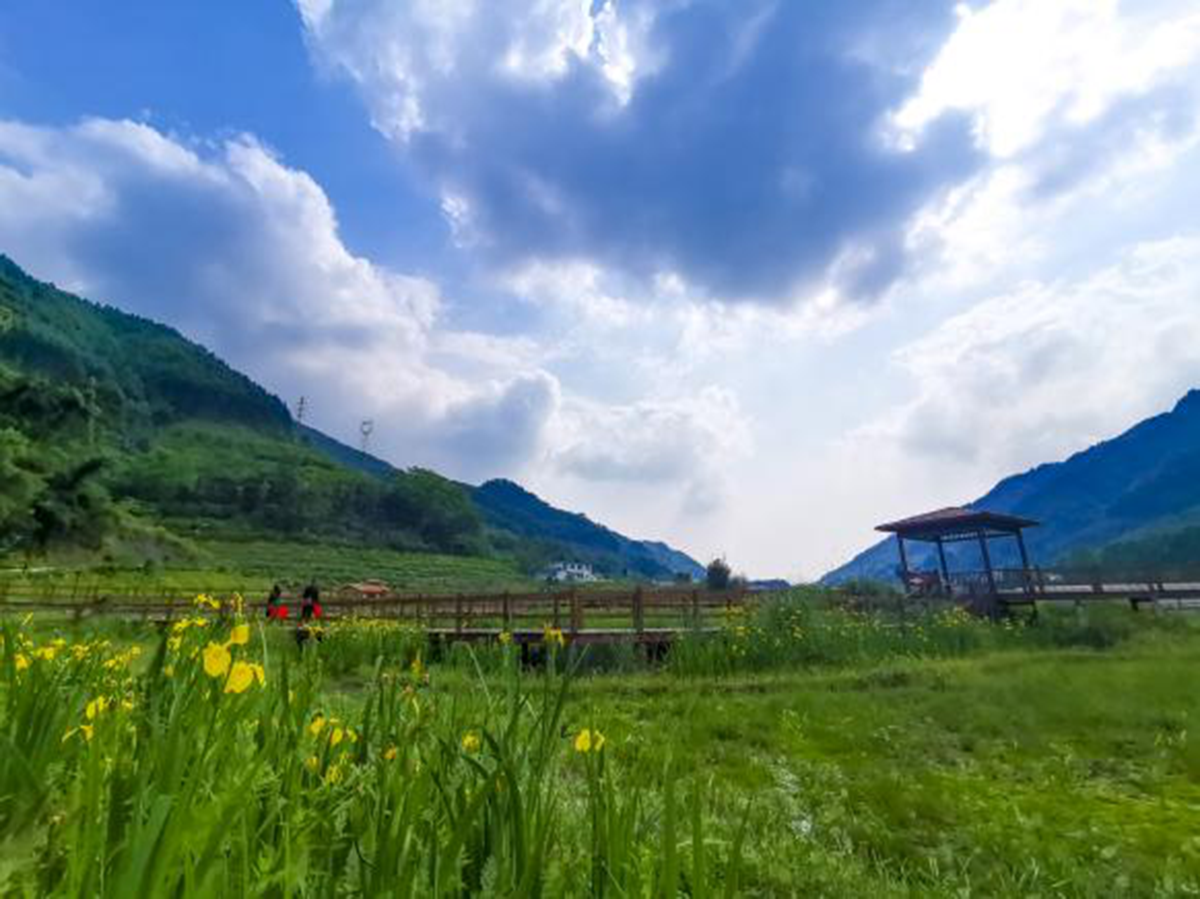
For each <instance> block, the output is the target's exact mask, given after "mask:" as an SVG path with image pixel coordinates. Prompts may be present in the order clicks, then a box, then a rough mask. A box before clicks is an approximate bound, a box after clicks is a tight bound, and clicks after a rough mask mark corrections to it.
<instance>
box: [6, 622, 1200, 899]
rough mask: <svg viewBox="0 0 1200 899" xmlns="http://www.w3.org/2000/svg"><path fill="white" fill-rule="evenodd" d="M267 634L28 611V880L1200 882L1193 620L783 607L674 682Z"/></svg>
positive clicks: (694, 890)
mask: <svg viewBox="0 0 1200 899" xmlns="http://www.w3.org/2000/svg"><path fill="white" fill-rule="evenodd" d="M238 623H239V619H238V617H237V615H236V614H232V615H231V616H230V617H227V618H226V619H224V620H223V621H217V620H212V621H211V622H210V623H208V624H205V625H199V624H193V625H185V626H183V627H182V628H179V629H176V630H174V631H171V632H167V633H165V634H163V635H159V634H158V633H156V632H154V631H148V630H145V629H142V628H140V627H136V626H133V625H116V624H109V625H107V626H103V627H101V630H100V631H99V632H92V631H70V632H67V633H64V634H62V635H61V637H58V638H56V637H55V632H54V631H53V630H52V629H51V625H49V624H42V623H39V622H38V621H37V620H30V621H28V622H25V623H23V624H22V625H20V626H17V625H14V624H10V625H9V627H8V629H7V630H6V632H5V635H4V640H5V642H4V650H3V654H2V655H0V690H2V693H0V699H2V702H0V709H2V710H3V711H2V712H0V741H2V742H3V743H4V744H5V746H6V748H7V749H8V751H6V752H4V753H0V893H3V894H5V895H9V894H12V895H29V896H34V895H37V896H40V895H83V894H87V895H113V896H116V895H174V894H188V895H264V896H275V895H278V896H284V895H397V896H430V895H446V896H449V895H464V894H470V895H521V896H535V895H542V896H557V895H607V896H668V895H670V896H674V895H691V896H710V895H757V896H792V895H826V896H863V895H883V896H893V895H894V896H968V895H980V896H992V895H1011V896H1031V895H1042V896H1055V895H1066V896H1151V895H1194V894H1195V893H1196V892H1197V891H1200V744H1198V743H1197V740H1196V727H1195V721H1196V720H1197V719H1198V716H1200V691H1197V690H1196V689H1195V686H1194V684H1195V672H1196V671H1197V670H1198V666H1200V629H1197V627H1196V624H1195V623H1194V622H1193V620H1191V619H1188V618H1186V617H1184V616H1170V615H1162V616H1155V615H1151V614H1142V615H1137V616H1135V615H1133V614H1132V613H1130V612H1128V611H1127V610H1125V609H1121V608H1112V609H1093V610H1089V611H1088V612H1086V613H1084V614H1082V615H1078V616H1077V615H1075V614H1074V613H1066V614H1057V615H1056V614H1047V615H1044V616H1043V618H1042V620H1041V621H1040V622H1039V623H1037V624H1036V625H1032V626H1023V625H1014V624H1008V625H990V624H986V623H983V622H979V621H973V620H969V619H966V618H965V617H962V616H959V615H956V614H947V613H943V614H941V615H938V616H929V617H928V618H926V619H922V620H918V621H913V622H909V623H908V625H907V626H905V627H903V628H900V627H895V626H893V625H892V623H890V622H886V621H881V620H878V619H872V618H868V617H865V616H861V615H851V614H846V613H843V612H840V611H837V610H835V609H821V608H812V607H810V605H809V604H800V603H786V602H785V603H782V604H779V605H773V606H771V607H768V608H766V609H764V610H762V611H761V612H760V613H759V614H757V615H748V616H744V617H742V616H738V617H736V618H735V619H734V620H731V621H730V622H729V623H728V626H727V628H726V629H725V632H723V633H722V634H719V635H717V636H714V637H711V638H706V639H703V640H701V639H700V638H693V639H692V640H691V641H687V642H685V643H684V644H683V645H681V646H679V647H677V651H676V652H674V653H673V655H672V656H671V657H669V658H668V659H667V660H666V662H665V664H662V665H659V666H655V667H652V668H650V667H647V666H646V665H645V663H643V662H640V661H639V660H638V659H637V658H636V657H635V656H634V654H633V653H632V652H630V651H622V650H619V649H594V650H593V649H589V650H588V651H587V655H585V656H584V657H583V658H582V659H580V658H576V657H575V655H576V653H575V651H574V650H573V648H571V647H565V648H563V649H561V650H560V649H555V650H554V652H553V655H552V658H551V660H550V663H549V664H548V665H547V666H544V667H541V668H535V669H522V668H521V667H520V666H519V664H518V661H517V656H516V652H515V647H513V646H505V645H502V644H500V643H497V644H494V645H492V646H489V647H484V648H481V649H477V650H473V651H472V650H468V649H466V648H465V647H457V648H454V649H452V650H451V651H450V652H449V653H447V654H443V655H441V656H439V658H438V659H437V660H435V661H431V660H430V659H429V658H428V655H429V652H428V647H427V644H426V641H425V639H424V637H423V635H421V634H419V633H417V632H414V631H411V630H406V629H403V628H398V627H395V626H392V625H385V624H380V623H370V622H361V623H356V622H350V623H345V624H340V625H337V626H335V627H331V628H330V629H329V630H328V631H327V632H325V633H324V634H323V639H322V641H321V642H320V643H316V642H315V640H312V641H310V643H309V644H308V645H307V646H306V648H305V649H303V650H299V649H298V648H297V647H296V645H295V643H294V641H293V639H292V634H291V632H288V631H282V630H275V631H270V630H266V629H263V628H261V627H260V626H259V624H258V622H257V621H253V622H247V624H248V625H249V627H248V628H247V629H246V630H245V631H242V630H240V629H239V628H238V627H237V624H238ZM98 626H99V625H98ZM56 639H59V640H61V641H62V642H58V643H56V642H55V640H56ZM243 640H245V642H242V641H243ZM105 641H107V644H106V643H105ZM214 647H216V648H214ZM139 649H140V654H137V655H135V653H137V652H138V650H139ZM260 664H261V666H262V669H261V682H260V680H259V673H260V672H259V669H257V668H256V667H255V666H256V665H260ZM571 669H574V670H575V672H576V673H574V674H569V673H567V672H568V671H569V670H571ZM600 744H602V745H600Z"/></svg>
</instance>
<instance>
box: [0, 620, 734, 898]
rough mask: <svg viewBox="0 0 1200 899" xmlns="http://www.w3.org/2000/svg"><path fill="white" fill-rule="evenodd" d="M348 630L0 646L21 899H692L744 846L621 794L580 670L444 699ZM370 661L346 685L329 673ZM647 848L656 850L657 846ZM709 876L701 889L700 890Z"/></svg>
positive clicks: (697, 810)
mask: <svg viewBox="0 0 1200 899" xmlns="http://www.w3.org/2000/svg"><path fill="white" fill-rule="evenodd" d="M389 636H390V637H394V638H399V639H395V640H392V639H384V638H383V637H384V630H383V627H382V626H374V625H371V626H365V627H364V626H358V625H342V626H340V627H338V628H334V629H332V630H330V631H328V632H327V633H326V634H325V635H324V639H322V640H321V641H320V642H317V641H316V640H315V639H313V640H310V641H309V642H307V643H306V644H305V645H304V646H303V647H297V646H295V645H294V644H290V643H289V642H288V640H289V639H290V638H289V637H288V636H287V635H285V634H273V633H270V632H268V631H267V629H266V628H264V627H262V626H259V625H253V626H251V625H250V624H249V623H247V622H244V621H242V620H240V619H238V618H236V617H235V618H232V619H230V620H229V621H228V622H226V623H221V622H218V621H208V620H206V619H202V618H199V617H196V618H193V619H189V620H187V621H185V622H180V623H177V624H175V625H173V626H172V627H171V628H170V629H168V630H167V631H165V632H164V633H162V634H161V635H160V636H159V637H158V638H157V640H156V642H154V643H153V645H152V649H151V650H149V651H147V652H146V653H145V654H144V655H140V654H139V653H138V651H137V648H136V647H134V648H132V649H125V648H120V647H118V646H115V645H114V644H112V643H110V642H109V641H107V640H104V639H90V640H86V639H85V640H76V641H73V642H68V641H66V640H65V639H61V638H60V639H58V640H56V641H53V642H47V641H41V642H39V641H37V640H36V639H35V638H34V637H33V636H31V634H30V633H29V632H28V630H27V629H21V628H18V627H15V626H13V625H11V624H10V625H7V626H6V627H5V629H4V632H3V651H2V654H0V689H2V690H3V697H4V715H3V719H2V720H0V740H2V741H3V747H4V750H5V751H4V752H2V753H0V858H3V859H4V865H3V866H2V867H0V875H2V876H3V877H4V878H5V879H4V880H3V881H2V882H0V892H3V893H4V894H6V895H9V894H13V895H22V894H23V895H30V896H34V895H36V896H45V895H71V896H80V895H89V896H135V895H141V896H166V895H181V894H187V895H196V894H209V895H281V896H282V895H292V894H300V893H302V894H305V895H309V894H312V895H342V894H348V895H391V896H452V895H453V896H460V895H463V894H475V893H486V894H503V895H519V896H540V895H564V894H572V895H574V894H578V895H584V894H590V895H613V896H619V895H629V894H630V891H631V890H632V891H633V892H635V893H637V894H640V895H674V894H675V892H676V890H677V887H678V885H680V884H684V883H686V882H688V877H687V873H686V872H687V871H688V870H691V871H692V875H691V879H692V887H691V889H692V892H693V895H705V894H707V893H706V892H705V891H706V890H708V889H709V888H710V887H711V888H713V889H717V888H720V887H721V885H722V884H725V883H727V882H731V881H729V879H728V877H727V876H726V873H725V872H726V871H727V870H735V869H736V861H735V860H733V859H734V857H735V856H736V852H735V851H733V850H732V849H731V848H729V847H727V846H724V845H717V844H716V843H714V842H713V841H712V840H710V839H708V838H707V837H706V835H705V832H704V827H703V821H704V820H705V814H703V810H702V807H701V806H702V797H701V796H700V795H699V794H696V795H695V796H694V797H693V798H692V799H691V800H690V801H691V803H692V805H691V806H690V809H691V811H690V814H691V816H692V819H693V821H692V830H691V837H690V840H689V839H687V838H686V837H685V836H684V832H685V830H686V824H685V823H683V821H682V820H677V819H682V818H683V816H684V815H685V814H688V812H685V811H683V810H681V809H679V808H678V807H677V804H676V803H675V801H674V798H673V797H671V798H670V799H669V800H668V801H667V802H666V803H665V804H663V805H658V804H655V803H645V802H642V801H641V800H640V798H639V795H638V793H637V792H636V791H630V790H627V789H625V785H624V774H623V772H622V771H621V770H620V767H619V765H618V764H617V763H616V762H615V760H613V759H611V758H610V757H609V750H608V748H607V747H606V746H605V745H604V738H603V735H602V731H601V730H600V729H598V728H597V726H596V723H595V722H592V723H589V725H588V727H587V728H586V739H584V734H583V731H577V732H572V731H569V730H568V729H567V728H566V727H565V724H564V716H563V712H564V707H565V704H566V701H567V696H568V692H569V691H570V689H571V683H572V677H573V674H572V672H570V671H568V672H567V673H565V674H558V673H555V672H556V671H557V670H558V668H559V667H560V666H559V665H558V664H556V663H557V660H552V661H553V662H555V664H551V665H549V666H547V667H546V668H545V669H544V670H543V671H542V672H540V673H539V672H532V671H529V672H523V671H522V670H521V668H520V666H519V663H518V659H517V652H516V650H515V648H513V647H511V646H510V647H505V648H503V649H501V650H499V653H500V656H501V658H500V669H499V676H492V677H477V679H476V681H475V682H474V688H473V689H472V690H470V691H462V692H453V693H448V692H445V691H438V690H436V689H434V687H435V683H434V681H435V679H436V677H437V675H436V674H431V672H430V671H429V670H428V668H427V667H426V665H425V662H424V661H423V660H422V659H421V656H420V655H419V654H418V653H417V652H416V651H415V646H416V644H415V641H414V640H411V639H407V638H406V635H405V634H404V633H403V632H395V633H392V634H390V635H389ZM367 658H371V659H372V660H373V661H372V667H371V668H370V675H369V680H368V682H367V683H366V685H365V686H364V687H363V689H362V690H361V691H358V692H356V693H353V694H345V693H337V692H332V691H330V690H328V689H327V687H328V683H329V678H330V677H331V676H339V675H343V674H345V673H347V672H349V671H352V670H355V669H356V667H357V666H360V665H361V664H362V662H363V661H364V660H365V659H367ZM646 841H651V843H652V844H653V845H654V846H655V847H656V848H655V850H654V851H652V852H649V851H646V849H645V847H646V846H647V845H648V843H647V842H646ZM697 878H699V879H697Z"/></svg>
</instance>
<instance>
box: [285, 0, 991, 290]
mask: <svg viewBox="0 0 1200 899" xmlns="http://www.w3.org/2000/svg"><path fill="white" fill-rule="evenodd" d="M299 8H300V11H301V14H302V18H303V21H304V24H305V28H306V32H307V34H308V38H309V41H310V44H311V46H312V47H313V49H314V52H315V55H316V57H317V58H318V59H319V60H321V61H322V62H323V63H324V64H326V65H328V66H330V67H332V68H335V69H337V70H340V71H342V72H343V73H345V74H346V75H348V76H349V77H350V78H351V79H353V80H354V81H355V82H356V83H357V84H358V85H359V86H360V88H361V90H362V93H363V95H364V97H365V98H366V101H367V103H368V105H369V108H370V110H371V115H372V118H373V121H374V122H375V124H376V127H378V128H379V129H380V130H381V131H382V132H383V133H385V134H387V135H389V136H391V137H392V138H394V139H395V140H396V141H397V142H398V143H399V144H401V145H402V147H403V149H404V151H405V152H406V153H407V154H409V155H410V156H411V158H413V159H415V160H417V161H418V163H419V164H421V165H422V166H423V167H424V170H425V171H426V172H428V173H429V176H430V178H431V180H432V182H433V183H434V184H435V185H436V189H437V191H438V192H439V194H440V196H441V198H442V203H443V209H444V210H445V211H446V212H447V215H448V217H449V218H450V219H451V221H452V223H453V225H454V227H455V233H456V235H458V237H459V239H460V241H461V242H463V244H464V245H470V246H471V247H473V248H475V249H476V250H477V251H478V252H479V253H480V254H481V255H482V256H484V257H486V258H488V259H490V260H492V262H493V263H497V264H503V265H507V266H511V265H514V264H519V263H522V262H529V261H533V260H549V259H555V260H563V259H568V260H574V259H585V260H587V261H589V262H591V263H593V264H598V265H600V266H603V267H605V268H610V269H617V270H619V271H621V272H623V273H624V274H626V275H628V276H632V277H635V278H638V279H640V280H641V281H642V282H643V283H645V284H652V283H653V282H654V279H655V278H656V277H658V276H661V275H663V274H664V273H670V274H673V275H674V276H676V277H679V278H681V279H682V280H683V281H685V282H687V283H688V284H689V285H691V286H692V289H693V292H695V293H697V294H701V295H706V296H708V297H711V298H713V299H717V300H721V301H726V302H728V301H735V300H743V299H749V300H758V301H767V302H787V301H790V300H794V299H795V298H796V297H797V296H798V295H805V296H807V295H809V294H811V293H814V292H817V291H819V289H820V288H822V287H829V286H832V287H833V288H834V289H836V290H837V291H838V292H839V294H841V295H843V296H846V297H850V298H854V299H862V300H865V299H871V298H875V297H878V296H879V295H880V294H882V293H883V292H885V291H886V290H887V289H888V287H889V286H890V285H891V284H893V283H894V281H895V280H896V279H897V278H898V277H899V276H900V275H901V274H902V273H903V272H904V270H905V267H906V263H907V251H906V246H905V240H904V235H905V223H906V222H907V221H908V220H909V219H910V217H911V216H912V215H913V214H914V213H915V212H916V211H917V210H918V209H919V208H921V207H922V206H923V205H924V204H925V203H927V202H928V201H929V200H930V199H931V198H932V197H935V196H937V195H938V194H939V192H940V191H942V190H943V189H944V188H945V187H947V186H948V185H952V184H954V183H956V182H958V181H960V180H961V179H962V178H963V177H965V176H966V175H968V174H969V173H971V172H972V171H973V170H974V169H975V168H976V166H977V165H978V163H979V157H978V155H977V154H976V153H975V151H974V150H973V147H972V142H971V138H970V135H969V133H968V131H967V128H966V124H965V122H963V121H961V120H960V119H959V118H958V117H956V116H955V115H953V114H947V115H944V116H940V117H937V119H936V121H931V122H928V123H924V122H923V123H922V124H923V125H924V127H923V128H922V129H921V133H920V135H919V136H918V137H916V138H914V139H913V140H912V141H910V142H909V145H908V146H906V147H905V148H903V149H900V148H897V147H895V146H892V145H889V144H888V142H887V141H886V140H885V139H884V137H883V134H882V130H883V125H884V123H885V121H886V118H887V116H888V114H889V112H890V111H892V110H893V109H895V108H898V107H899V106H900V105H901V103H902V102H903V101H904V100H905V98H906V97H908V96H909V95H911V94H912V93H913V92H914V91H915V90H916V89H917V86H918V78H919V74H920V71H921V63H922V61H923V60H926V59H928V58H931V57H932V53H933V51H934V50H935V49H936V47H937V45H938V43H939V38H940V37H942V36H944V35H945V33H946V29H948V28H949V27H950V26H952V25H953V24H954V20H953V18H952V16H950V15H948V14H947V12H946V10H945V9H944V8H943V7H942V6H941V5H940V4H930V5H928V6H921V7H917V8H914V7H913V5H912V4H909V3H902V2H896V0H876V2H871V3H857V4H818V5H812V4H789V3H770V2H756V3H743V2H736V3H687V2H674V3H667V4H650V3H639V2H636V0H635V2H624V3H618V2H615V0H609V2H605V3H592V2H589V0H562V2H550V0H528V2H522V3H516V4H507V3H506V4H492V3H475V2H468V0H464V2H457V3H450V4H441V3H439V4H427V3H410V4H395V3H390V2H386V0H321V2H313V0H301V2H300V3H299Z"/></svg>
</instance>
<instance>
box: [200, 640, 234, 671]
mask: <svg viewBox="0 0 1200 899" xmlns="http://www.w3.org/2000/svg"><path fill="white" fill-rule="evenodd" d="M232 661H233V659H232V657H231V656H230V655H229V650H228V649H226V648H225V647H224V646H222V645H221V644H220V643H209V644H208V645H207V646H206V647H204V673H205V674H207V675H208V676H209V677H224V675H225V673H226V672H227V671H228V670H229V665H230V663H231V662H232Z"/></svg>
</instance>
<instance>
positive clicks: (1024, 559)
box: [1016, 528, 1033, 593]
mask: <svg viewBox="0 0 1200 899" xmlns="http://www.w3.org/2000/svg"><path fill="white" fill-rule="evenodd" d="M1016 536H1017V549H1019V550H1020V551H1021V581H1022V582H1023V583H1024V585H1025V592H1026V593H1030V592H1032V589H1033V584H1032V579H1031V578H1030V576H1029V551H1028V550H1027V549H1026V548H1025V536H1024V535H1023V534H1022V533H1021V529H1020V528H1017V534H1016Z"/></svg>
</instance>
